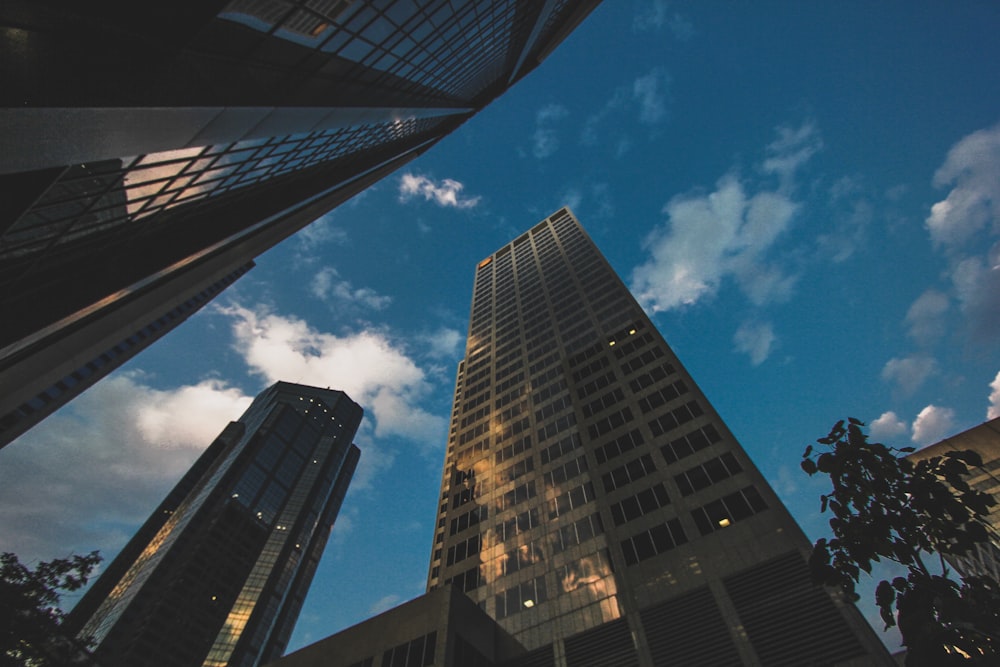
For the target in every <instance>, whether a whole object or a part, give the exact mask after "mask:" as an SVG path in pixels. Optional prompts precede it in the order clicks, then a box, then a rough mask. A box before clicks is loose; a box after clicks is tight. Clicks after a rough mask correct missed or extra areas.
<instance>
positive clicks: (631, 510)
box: [611, 484, 670, 526]
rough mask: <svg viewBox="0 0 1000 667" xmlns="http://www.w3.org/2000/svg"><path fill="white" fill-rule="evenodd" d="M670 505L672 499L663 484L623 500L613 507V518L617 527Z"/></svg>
mask: <svg viewBox="0 0 1000 667" xmlns="http://www.w3.org/2000/svg"><path fill="white" fill-rule="evenodd" d="M669 504H670V497H669V496H668V495H667V489H666V488H665V487H664V486H663V484H656V485H654V486H652V487H650V488H648V489H644V490H642V491H640V492H639V493H637V494H636V495H634V496H629V497H628V498H623V499H622V500H620V501H619V502H617V503H615V504H613V505H612V506H611V517H612V519H613V520H614V522H615V525H616V526H620V525H622V524H624V523H627V522H629V521H632V520H633V519H638V518H639V517H641V516H645V515H647V514H649V513H651V512H655V511H656V510H658V509H660V508H661V507H666V506H667V505H669Z"/></svg>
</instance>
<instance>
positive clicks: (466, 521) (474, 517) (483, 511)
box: [448, 505, 489, 535]
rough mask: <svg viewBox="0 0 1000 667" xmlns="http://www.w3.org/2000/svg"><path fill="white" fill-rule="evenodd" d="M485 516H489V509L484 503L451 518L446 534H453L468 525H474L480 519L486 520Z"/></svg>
mask: <svg viewBox="0 0 1000 667" xmlns="http://www.w3.org/2000/svg"><path fill="white" fill-rule="evenodd" d="M487 518H489V509H488V508H487V507H486V506H485V505H482V506H480V507H477V508H476V509H474V510H471V511H469V512H466V513H465V514H461V515H459V516H457V517H455V518H454V519H452V520H451V528H450V529H449V530H450V532H449V533H448V534H449V535H454V534H455V533H460V532H462V531H463V530H465V529H466V528H468V527H469V526H475V525H478V524H479V522H481V521H486V519H487Z"/></svg>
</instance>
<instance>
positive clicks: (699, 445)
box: [660, 424, 722, 463]
mask: <svg viewBox="0 0 1000 667" xmlns="http://www.w3.org/2000/svg"><path fill="white" fill-rule="evenodd" d="M720 440H722V436H720V435H719V432H718V431H717V430H716V428H715V427H714V426H712V425H711V424H706V425H705V426H703V427H701V428H699V429H697V430H695V431H692V432H691V433H688V434H687V435H684V436H681V437H680V438H677V439H676V440H671V441H670V442H669V443H667V444H666V445H664V446H663V447H661V448H660V452H661V453H662V454H663V458H664V459H666V461H667V463H676V462H677V461H679V460H680V459H683V458H684V457H686V456H690V455H691V454H694V453H695V452H697V451H698V450H701V449H704V448H705V447H708V446H709V445H710V444H713V443H716V442H719V441H720Z"/></svg>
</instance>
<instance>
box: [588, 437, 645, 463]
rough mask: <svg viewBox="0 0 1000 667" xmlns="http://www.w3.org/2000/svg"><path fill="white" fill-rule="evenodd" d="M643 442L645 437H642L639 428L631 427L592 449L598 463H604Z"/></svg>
mask: <svg viewBox="0 0 1000 667" xmlns="http://www.w3.org/2000/svg"><path fill="white" fill-rule="evenodd" d="M643 442H645V439H644V438H643V437H642V433H640V432H639V429H632V430H631V431H629V432H628V433H626V434H625V435H623V436H621V437H619V438H615V439H614V440H612V441H611V442H608V443H606V444H604V445H601V446H600V447H596V448H595V449H594V456H595V458H596V459H597V462H598V463H605V462H606V461H610V460H611V459H613V458H615V457H616V456H621V455H622V454H624V453H625V452H628V451H631V450H633V449H635V448H636V447H638V446H639V445H641V444H643Z"/></svg>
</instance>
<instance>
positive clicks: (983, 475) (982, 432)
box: [907, 417, 1000, 582]
mask: <svg viewBox="0 0 1000 667" xmlns="http://www.w3.org/2000/svg"><path fill="white" fill-rule="evenodd" d="M966 449H971V450H972V451H974V452H976V453H977V454H979V457H980V458H981V459H982V460H983V466H982V467H981V468H972V467H970V469H969V472H970V473H971V474H970V475H969V477H968V478H967V479H966V481H967V482H968V483H969V486H971V487H972V488H974V489H976V490H978V491H982V492H983V493H989V494H991V495H992V496H993V497H994V498H996V499H997V500H998V501H1000V478H998V476H997V475H998V471H1000V417H998V418H995V419H991V420H990V421H988V422H984V423H982V424H980V425H979V426H975V427H973V428H970V429H969V430H967V431H962V432H961V433H959V434H957V435H953V436H951V437H950V438H945V439H944V440H942V441H941V442H938V443H935V444H933V445H929V446H927V447H924V448H923V449H921V450H919V451H916V452H914V453H912V454H910V455H909V456H908V457H907V458H908V459H910V460H911V461H914V462H916V461H922V460H924V459H929V458H931V457H933V456H941V455H942V454H944V453H945V452H950V451H955V450H966ZM986 521H987V523H988V524H989V528H988V529H987V531H988V533H989V537H990V539H989V541H988V542H981V543H979V544H977V545H976V548H975V549H974V550H973V551H972V552H970V553H968V554H967V555H965V556H949V557H948V561H949V562H950V563H951V564H952V566H953V567H954V568H955V570H956V571H958V573H959V574H961V575H962V576H963V577H968V576H977V577H991V578H992V579H993V580H994V581H998V582H1000V503H998V504H997V505H994V506H993V507H992V508H991V509H990V513H989V515H988V516H987V518H986Z"/></svg>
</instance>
